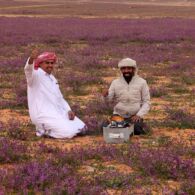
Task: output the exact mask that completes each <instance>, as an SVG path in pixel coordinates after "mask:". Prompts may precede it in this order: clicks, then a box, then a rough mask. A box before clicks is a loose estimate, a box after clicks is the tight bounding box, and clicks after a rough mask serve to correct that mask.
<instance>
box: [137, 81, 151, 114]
mask: <svg viewBox="0 0 195 195" xmlns="http://www.w3.org/2000/svg"><path fill="white" fill-rule="evenodd" d="M141 96H142V97H141V98H142V106H141V108H140V110H139V111H138V113H137V114H136V115H137V116H140V117H143V116H144V115H145V114H147V113H148V111H149V110H150V92H149V87H148V85H147V83H146V82H145V83H144V85H143V87H142V91H141Z"/></svg>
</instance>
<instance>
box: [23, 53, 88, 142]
mask: <svg viewBox="0 0 195 195" xmlns="http://www.w3.org/2000/svg"><path fill="white" fill-rule="evenodd" d="M37 54H38V53H37V51H36V50H34V51H33V52H32V54H31V56H30V57H29V59H28V60H27V62H26V65H25V68H24V71H25V75H26V79H27V85H28V89H27V94H28V107H29V113H30V118H31V120H32V123H33V124H34V125H35V126H36V135H37V136H42V135H47V136H50V137H53V138H72V137H74V136H75V135H77V134H80V133H82V132H84V130H86V126H85V124H84V123H83V122H82V121H81V120H80V119H79V118H78V117H76V116H75V115H74V113H73V112H72V111H71V108H70V106H69V104H68V103H67V102H66V100H64V98H63V96H62V93H61V91H60V89H59V85H58V82H57V80H56V79H55V77H54V76H53V75H52V74H51V73H52V71H53V68H54V64H55V63H56V55H55V53H52V52H44V53H42V54H41V55H39V56H38V55H37Z"/></svg>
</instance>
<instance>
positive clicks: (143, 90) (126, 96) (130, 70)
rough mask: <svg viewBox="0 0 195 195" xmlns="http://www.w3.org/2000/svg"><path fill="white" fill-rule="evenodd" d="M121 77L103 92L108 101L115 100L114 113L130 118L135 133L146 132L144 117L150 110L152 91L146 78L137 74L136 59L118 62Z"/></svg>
mask: <svg viewBox="0 0 195 195" xmlns="http://www.w3.org/2000/svg"><path fill="white" fill-rule="evenodd" d="M118 67H119V69H120V71H121V74H122V75H121V77H120V78H117V79H115V80H113V81H112V83H111V85H110V88H109V89H108V90H105V91H104V92H103V96H104V97H105V99H106V100H108V101H113V100H115V102H116V105H115V107H114V112H113V114H114V115H119V116H122V117H123V118H130V119H131V122H132V123H134V131H135V134H142V133H144V129H143V117H144V115H146V114H147V113H148V111H149V110H150V93H149V87H148V85H147V82H146V80H144V79H143V78H141V77H140V76H139V75H138V74H137V65H136V61H135V60H132V59H130V58H125V59H122V60H121V61H120V62H119V63H118Z"/></svg>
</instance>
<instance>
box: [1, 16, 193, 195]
mask: <svg viewBox="0 0 195 195" xmlns="http://www.w3.org/2000/svg"><path fill="white" fill-rule="evenodd" d="M0 37H1V41H0V194H68V195H74V194H80V195H87V194H89V195H91V194H94V195H96V194H97V195H100V194H101V195H103V194H105V195H107V194H108V195H110V194H116V195H118V194H126V195H129V194H163V195H164V194H165V195H170V194H179V195H188V194H189V195H192V194H194V193H195V188H194V184H195V167H194V163H195V161H194V157H195V145H194V136H195V134H194V130H195V114H194V113H195V102H194V94H195V92H194V91H195V56H194V53H195V20H194V19H187V18H186V19H181V18H151V19H105V18H102V19H100V18H99V19H98V18H93V19H89V18H88V19H81V18H27V17H15V18H7V17H0ZM35 47H37V48H39V50H40V52H42V51H45V50H47V51H54V52H56V54H57V56H58V63H57V65H56V67H55V72H54V74H55V76H56V77H57V79H58V81H59V84H60V88H61V91H62V92H63V95H64V97H65V99H66V100H68V102H69V103H70V105H71V107H72V109H73V110H74V111H75V113H76V114H77V115H78V116H79V117H80V118H81V119H82V120H83V121H85V123H86V124H87V125H88V127H89V130H90V135H88V136H84V137H76V138H74V139H72V140H55V139H49V138H39V137H36V136H35V127H34V126H33V125H32V124H31V122H30V119H29V116H28V108H27V97H26V96H27V94H26V87H27V86H26V80H25V76H24V71H23V68H24V64H25V61H26V60H27V58H28V56H29V54H30V52H31V51H32V49H34V48H35ZM124 57H130V58H133V59H135V60H136V61H137V64H138V66H139V74H140V75H141V76H142V77H144V78H145V79H146V80H147V82H148V84H149V86H150V92H151V96H152V109H151V111H150V113H149V114H148V115H147V116H146V118H145V120H146V122H147V123H148V125H149V127H150V129H151V131H150V133H149V134H147V135H144V136H133V137H131V138H130V141H129V142H128V143H124V144H119V145H114V144H113V145H112V144H106V143H105V142H104V140H103V136H102V130H101V124H102V122H103V121H104V120H105V119H107V118H108V117H109V116H110V115H111V114H112V105H107V104H105V103H104V102H103V101H102V100H101V92H102V90H103V89H104V88H106V87H108V86H109V85H110V83H111V81H112V80H113V79H114V78H116V77H117V76H119V75H120V73H119V70H118V69H117V63H118V61H119V60H120V59H122V58H124ZM89 186H90V187H89Z"/></svg>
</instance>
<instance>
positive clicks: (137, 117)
mask: <svg viewBox="0 0 195 195" xmlns="http://www.w3.org/2000/svg"><path fill="white" fill-rule="evenodd" d="M131 121H132V122H133V123H136V122H140V121H141V117H140V116H137V115H134V116H132V117H131Z"/></svg>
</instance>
